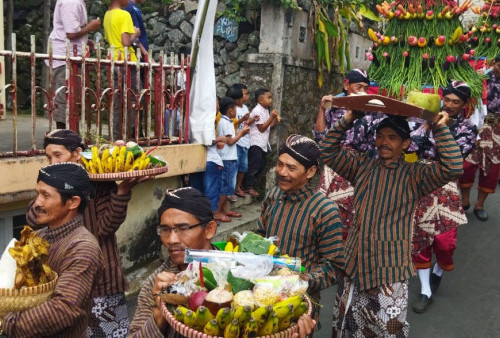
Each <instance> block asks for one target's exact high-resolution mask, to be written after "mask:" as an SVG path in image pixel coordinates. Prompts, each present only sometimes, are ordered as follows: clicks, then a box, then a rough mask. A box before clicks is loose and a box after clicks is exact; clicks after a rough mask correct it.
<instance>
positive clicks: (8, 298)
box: [0, 271, 58, 319]
mask: <svg viewBox="0 0 500 338" xmlns="http://www.w3.org/2000/svg"><path fill="white" fill-rule="evenodd" d="M52 273H53V275H52V277H53V279H52V280H51V281H50V282H48V283H45V284H42V285H38V286H31V287H24V288H21V289H19V290H17V289H0V319H1V318H3V317H4V316H5V315H6V314H7V313H9V312H17V311H25V310H28V309H30V308H32V307H35V306H37V305H40V304H42V303H43V302H45V301H46V300H47V299H49V297H51V296H52V294H53V293H54V288H55V286H56V283H57V278H58V277H57V273H56V272H54V271H52Z"/></svg>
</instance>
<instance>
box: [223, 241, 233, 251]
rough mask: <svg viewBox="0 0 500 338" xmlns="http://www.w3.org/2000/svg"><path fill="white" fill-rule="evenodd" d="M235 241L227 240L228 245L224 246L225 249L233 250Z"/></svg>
mask: <svg viewBox="0 0 500 338" xmlns="http://www.w3.org/2000/svg"><path fill="white" fill-rule="evenodd" d="M233 249H234V248H233V242H227V244H226V247H225V248H224V251H233Z"/></svg>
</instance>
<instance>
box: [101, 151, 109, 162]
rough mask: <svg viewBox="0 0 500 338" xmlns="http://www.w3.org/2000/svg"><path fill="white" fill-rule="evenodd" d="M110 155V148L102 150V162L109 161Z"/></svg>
mask: <svg viewBox="0 0 500 338" xmlns="http://www.w3.org/2000/svg"><path fill="white" fill-rule="evenodd" d="M108 157H109V148H106V149H104V151H103V152H102V156H101V162H102V163H104V162H108Z"/></svg>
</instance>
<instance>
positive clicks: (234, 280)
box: [227, 271, 254, 294]
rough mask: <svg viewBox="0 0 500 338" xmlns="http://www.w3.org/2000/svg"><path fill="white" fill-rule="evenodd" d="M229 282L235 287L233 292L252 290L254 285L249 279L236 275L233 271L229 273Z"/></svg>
mask: <svg viewBox="0 0 500 338" xmlns="http://www.w3.org/2000/svg"><path fill="white" fill-rule="evenodd" d="M227 282H228V283H229V284H231V286H232V288H233V294H237V293H238V292H240V291H243V290H252V289H253V286H254V285H253V283H252V282H250V281H249V280H247V279H243V278H238V277H234V276H233V274H232V273H231V271H229V273H228V274H227Z"/></svg>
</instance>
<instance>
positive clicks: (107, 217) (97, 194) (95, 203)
mask: <svg viewBox="0 0 500 338" xmlns="http://www.w3.org/2000/svg"><path fill="white" fill-rule="evenodd" d="M92 187H93V189H94V198H92V199H91V200H90V202H89V203H88V204H87V207H86V208H85V214H84V223H85V227H86V228H87V229H88V230H89V231H90V233H92V234H93V235H94V236H95V237H96V238H97V241H98V242H99V246H100V248H101V250H102V255H103V259H104V272H103V277H102V280H101V282H100V283H99V284H98V285H97V287H96V289H95V290H94V291H95V294H94V297H101V296H109V295H114V294H117V293H123V292H125V290H126V289H127V278H126V276H125V273H124V271H123V268H122V263H121V258H120V252H119V250H118V245H117V241H116V235H115V233H116V231H117V230H118V228H119V227H120V225H121V224H122V223H123V222H124V221H125V218H126V217H127V206H128V202H129V201H130V197H131V193H128V194H125V195H118V194H117V193H116V190H117V186H116V183H115V182H92ZM26 221H27V223H28V224H29V225H30V226H31V227H32V228H33V229H40V228H41V226H40V225H38V224H37V222H36V215H35V211H34V208H33V202H32V203H31V205H30V206H29V210H28V213H27V214H26Z"/></svg>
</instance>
